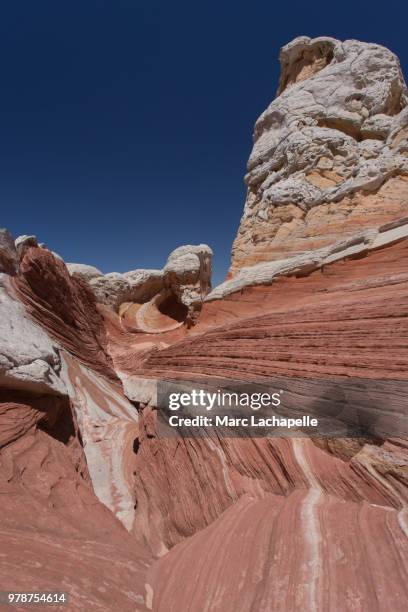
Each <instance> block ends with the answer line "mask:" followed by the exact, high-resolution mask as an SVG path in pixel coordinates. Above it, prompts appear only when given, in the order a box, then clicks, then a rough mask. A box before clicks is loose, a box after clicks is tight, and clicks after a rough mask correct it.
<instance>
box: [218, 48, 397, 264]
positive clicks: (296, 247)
mask: <svg viewBox="0 0 408 612" xmlns="http://www.w3.org/2000/svg"><path fill="white" fill-rule="evenodd" d="M280 62H281V78H280V84H279V89H278V95H277V97H276V99H275V100H274V101H273V102H272V103H271V104H270V105H269V106H268V108H267V109H266V110H265V111H264V112H263V113H262V115H261V116H260V117H259V119H258V120H257V122H256V124H255V130H254V146H253V150H252V153H251V155H250V158H249V161H248V174H247V176H246V177H245V180H246V183H247V186H248V193H247V198H246V202H245V209H244V214H243V217H242V219H241V224H240V227H239V230H238V235H237V237H236V239H235V242H234V245H233V249H232V263H231V270H230V272H231V275H235V274H236V273H237V272H238V271H239V270H240V269H241V268H242V267H246V266H252V265H254V264H256V263H260V262H266V261H276V260H280V259H285V258H287V257H288V256H294V255H300V254H303V253H305V252H307V251H309V250H315V249H319V248H322V247H325V246H329V245H330V244H333V243H334V242H337V241H338V240H343V239H344V238H346V237H347V236H350V235H353V234H355V233H357V232H358V231H359V230H362V229H371V228H376V227H378V226H379V225H382V224H384V223H386V222H389V221H392V220H395V219H399V218H401V217H402V216H406V215H407V211H408V161H407V138H406V137H407V134H408V112H407V111H408V109H407V102H408V92H407V87H406V85H405V81H404V78H403V76H402V74H401V70H400V66H399V62H398V58H397V57H396V56H395V55H394V54H393V53H391V51H389V50H388V49H385V48H384V47H381V46H379V45H374V44H367V43H361V42H358V41H355V40H348V41H345V42H340V41H338V40H335V39H332V38H326V37H321V38H316V39H310V38H308V37H300V38H296V39H295V40H294V41H292V42H291V43H289V44H288V45H286V46H285V47H283V49H282V50H281V54H280Z"/></svg>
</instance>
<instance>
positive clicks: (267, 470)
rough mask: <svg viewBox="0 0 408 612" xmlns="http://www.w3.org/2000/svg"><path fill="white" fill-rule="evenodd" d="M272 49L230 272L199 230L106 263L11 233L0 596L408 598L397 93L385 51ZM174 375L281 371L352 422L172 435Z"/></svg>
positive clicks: (276, 603)
mask: <svg viewBox="0 0 408 612" xmlns="http://www.w3.org/2000/svg"><path fill="white" fill-rule="evenodd" d="M281 63H282V74H281V80H280V85H279V90H278V94H279V95H278V98H277V99H276V100H275V102H273V103H272V105H271V106H270V107H269V108H268V109H267V111H265V113H264V114H263V115H262V117H261V118H260V120H259V121H258V122H257V125H256V129H255V145H254V151H253V153H252V156H251V159H250V171H249V175H248V177H247V181H248V199H247V203H246V208H245V212H244V216H243V219H242V221H241V227H240V231H239V234H238V237H237V239H236V241H235V243H234V248H233V257H232V267H231V275H230V278H229V279H228V280H226V281H225V282H224V283H222V284H221V285H220V286H219V287H215V288H214V289H213V290H211V255H212V252H211V250H210V249H209V247H207V246H206V245H198V246H191V245H188V246H184V247H180V248H178V249H176V250H175V251H173V252H172V253H171V254H170V256H169V258H168V261H167V263H166V265H165V266H164V268H163V270H141V269H136V270H133V271H131V272H127V273H125V274H117V273H111V274H106V275H103V274H102V273H101V272H100V270H98V269H97V268H94V267H92V266H88V265H82V264H68V265H65V263H64V262H63V261H62V260H61V259H60V258H59V257H57V256H55V255H54V254H53V253H52V252H51V251H49V250H48V249H47V248H46V247H45V245H42V244H38V243H37V240H36V238H35V237H34V236H23V237H20V239H18V240H17V241H16V243H15V242H14V240H13V239H12V237H11V236H10V234H9V233H8V232H6V231H5V230H1V232H0V383H1V387H0V490H1V493H2V496H1V499H2V503H1V504H0V518H1V529H0V551H1V552H0V590H7V589H10V588H13V589H17V590H22V591H27V590H29V591H34V590H50V589H55V590H60V591H65V592H68V593H69V594H70V601H69V604H68V606H67V608H66V609H68V610H78V611H83V610H90V611H91V610H112V611H116V610H118V609H119V610H123V611H124V612H127V611H129V612H130V611H132V612H134V611H135V610H139V611H146V610H154V611H156V612H172V611H173V610H174V611H175V612H176V611H177V612H180V611H181V612H184V611H187V610H191V611H194V612H204V611H205V610H211V611H212V612H237V611H239V612H249V611H251V610H265V611H268V612H269V611H271V612H272V611H276V612H288V611H295V610H307V611H309V610H310V611H312V610H315V611H318V612H326V611H330V612H338V611H339V610H342V611H343V610H344V611H345V612H355V611H356V610H358V611H361V612H363V611H365V610H377V611H379V612H383V611H384V612H385V611H387V612H388V610H393V611H395V612H402V611H405V610H406V608H407V601H408V586H407V585H408V580H407V578H408V424H407V408H406V396H407V392H408V373H407V372H408V368H407V366H408V318H407V316H406V314H407V313H406V309H407V306H406V305H407V297H408V215H407V212H406V211H405V208H406V206H408V204H407V202H408V199H407V198H406V195H407V192H406V191H404V189H406V185H407V184H408V183H407V177H406V167H405V164H406V156H405V151H406V147H407V144H408V129H407V128H406V127H405V125H406V124H405V119H404V117H405V111H404V107H405V105H406V99H407V94H406V88H405V85H404V81H403V78H402V76H401V73H400V70H399V65H398V60H397V59H396V58H395V56H394V55H393V54H392V53H391V52H389V51H388V50H386V49H384V48H382V47H379V46H377V45H367V44H363V43H359V42H357V41H346V42H345V43H340V42H339V41H335V40H333V39H329V38H319V39H315V40H310V39H308V38H305V37H304V38H301V39H296V40H295V41H293V42H292V43H290V44H289V45H287V46H286V47H284V49H283V50H282V54H281ZM404 186H405V187H404ZM404 194H405V195H404ZM163 381H165V382H166V383H172V384H183V385H186V384H187V382H188V381H193V383H194V384H195V385H197V386H200V385H202V386H203V387H206V386H207V387H208V386H209V385H211V384H213V382H214V381H215V384H216V385H219V386H222V385H224V384H227V385H234V384H240V385H242V384H244V385H246V384H256V385H257V386H258V388H260V389H263V388H264V387H265V388H266V386H267V385H269V384H270V383H271V381H274V384H277V382H278V383H279V389H280V390H281V392H282V394H284V397H285V402H286V404H287V405H288V406H289V407H291V409H292V410H295V411H297V412H298V413H300V414H304V413H307V412H313V411H316V410H322V415H323V417H325V418H327V420H328V421H329V422H330V423H332V422H335V421H336V420H338V415H339V411H340V416H342V415H343V414H346V415H348V414H349V413H350V411H352V410H353V411H354V412H355V413H356V414H357V416H358V426H359V427H358V430H356V431H357V433H356V431H354V430H353V431H352V433H351V434H349V435H345V434H342V435H339V434H338V433H336V431H334V432H333V433H332V434H331V435H323V434H321V433H319V434H318V435H315V436H307V435H304V432H301V431H295V432H294V433H293V435H285V436H283V435H273V434H271V435H268V436H260V437H257V436H242V435H238V436H232V435H224V434H222V432H221V431H217V432H215V433H214V431H211V430H210V428H206V427H204V426H203V427H200V428H199V435H195V436H192V435H187V436H185V435H180V434H179V433H177V432H175V433H174V434H173V435H169V432H168V431H167V430H166V429H165V427H163V407H162V405H161V404H160V386H161V384H162V383H163ZM276 381H277V382H276ZM336 422H337V421H336ZM347 431H348V430H347ZM301 434H303V435H301ZM16 568H18V571H17V569H16Z"/></svg>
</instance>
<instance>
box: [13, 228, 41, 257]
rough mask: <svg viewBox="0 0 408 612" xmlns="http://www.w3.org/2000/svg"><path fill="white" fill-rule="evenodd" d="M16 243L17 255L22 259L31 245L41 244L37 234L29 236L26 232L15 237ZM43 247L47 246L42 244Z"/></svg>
mask: <svg viewBox="0 0 408 612" xmlns="http://www.w3.org/2000/svg"><path fill="white" fill-rule="evenodd" d="M14 244H15V245H16V250H17V255H18V258H19V259H20V260H21V259H22V258H23V257H24V254H25V253H26V251H27V249H29V248H30V247H38V246H40V245H39V244H38V241H37V236H33V235H31V236H27V235H26V234H23V235H22V236H18V238H16V239H15V242H14ZM41 248H47V247H46V246H45V245H44V246H41Z"/></svg>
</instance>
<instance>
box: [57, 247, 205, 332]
mask: <svg viewBox="0 0 408 612" xmlns="http://www.w3.org/2000/svg"><path fill="white" fill-rule="evenodd" d="M212 254H213V253H212V250H211V249H210V247H209V246H207V245H206V244H199V245H191V244H190V245H185V246H181V247H178V248H177V249H175V250H174V251H172V253H170V255H169V257H168V259H167V263H166V265H165V266H164V268H163V269H162V270H145V269H136V270H130V271H129V272H125V273H123V274H121V273H119V272H110V273H108V274H103V273H102V272H101V271H100V270H98V269H97V268H95V267H93V266H88V265H85V264H74V263H69V264H67V268H68V270H69V272H70V274H71V276H73V277H74V278H81V279H82V280H85V281H86V282H87V283H88V284H89V286H90V288H91V289H92V291H93V293H94V295H95V298H96V300H97V302H99V303H101V304H106V305H107V306H109V307H111V308H113V309H114V310H116V311H119V312H120V313H122V309H121V308H120V307H121V305H124V306H125V308H126V307H128V305H129V304H130V303H136V304H143V305H144V307H143V308H142V309H140V311H139V312H138V315H137V318H138V324H139V325H140V326H141V328H142V329H143V331H146V332H147V331H148V330H152V331H154V332H157V331H163V330H164V329H166V330H168V329H170V328H173V327H174V326H175V327H177V326H178V325H179V324H183V323H184V322H186V323H187V325H189V326H190V325H193V324H194V323H195V322H196V320H197V317H198V314H199V312H200V310H201V306H202V303H203V301H204V298H205V296H206V295H207V294H208V293H209V291H210V290H211V258H212ZM162 311H163V312H162ZM162 315H163V316H162ZM159 319H160V321H159ZM153 321H154V322H153Z"/></svg>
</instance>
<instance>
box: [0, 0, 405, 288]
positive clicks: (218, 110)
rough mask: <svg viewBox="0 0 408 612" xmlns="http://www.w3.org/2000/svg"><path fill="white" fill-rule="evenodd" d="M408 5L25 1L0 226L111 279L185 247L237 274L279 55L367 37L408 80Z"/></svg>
mask: <svg viewBox="0 0 408 612" xmlns="http://www.w3.org/2000/svg"><path fill="white" fill-rule="evenodd" d="M404 4H405V3H403V2H402V1H401V0H398V1H397V2H396V1H394V0H390V1H388V2H386V3H384V2H377V1H376V0H373V1H371V2H368V1H364V2H358V0H355V1H353V2H351V1H350V0H344V1H343V2H341V3H340V2H333V3H328V2H327V0H326V1H324V2H323V1H320V0H318V1H316V2H312V3H306V2H298V1H297V0H295V1H292V2H286V3H285V2H273V1H272V0H270V1H269V2H264V1H263V0H260V1H257V0H253V1H252V2H239V1H235V2H230V1H228V2H222V1H221V0H218V2H215V1H213V0H206V1H205V2H196V1H191V0H190V2H186V1H180V2H178V1H177V0H174V1H173V2H169V1H168V0H166V1H165V0H163V1H160V2H158V1H155V0H146V1H145V2H139V1H137V0H111V1H106V2H104V1H103V0H97V1H96V0H80V1H78V0H71V1H70V2H65V1H59V2H56V1H55V0H52V1H48V0H44V1H43V0H38V1H37V2H33V1H32V0H29V1H28V0H21V1H20V0H16V1H15V2H7V3H3V5H2V7H1V9H0V52H1V64H0V78H1V82H0V211H1V216H0V226H1V227H7V228H8V229H9V230H10V231H11V232H12V233H13V234H14V235H18V234H23V233H35V234H36V235H37V236H38V237H39V239H40V240H41V241H43V242H46V243H47V244H48V245H49V246H50V247H51V248H52V249H54V250H55V251H57V252H58V253H60V254H61V255H62V256H63V257H64V259H65V260H66V261H75V262H84V263H89V264H92V265H96V266H97V267H99V268H100V269H102V271H104V272H110V271H126V270H129V269H133V268H139V267H162V266H163V264H164V263H165V260H166V257H167V255H168V253H169V252H170V251H171V250H172V249H173V248H175V247H177V246H179V245H181V244H186V243H198V242H206V243H208V244H209V245H210V246H211V247H212V248H213V250H214V252H215V258H214V280H215V282H220V281H221V280H222V278H223V277H224V276H225V273H226V271H227V269H228V265H229V257H230V249H231V243H232V240H233V238H234V236H235V233H236V230H237V227H238V223H239V219H240V217H241V213H242V209H243V203H244V199H245V187H244V184H243V175H244V174H245V166H246V161H247V158H248V155H249V153H250V149H251V142H252V128H253V124H254V121H255V120H256V118H257V116H258V115H259V114H260V113H261V112H262V110H263V109H264V108H265V107H266V105H267V104H268V103H269V102H270V100H271V99H272V98H273V97H274V94H275V91H276V87H277V82H278V76H279V64H278V52H279V48H280V47H281V46H282V45H283V44H285V43H286V42H288V41H289V40H291V39H292V38H294V37H295V36H298V35H302V34H305V35H308V36H320V35H329V36H334V37H336V38H340V39H347V38H358V39H361V40H365V41H369V42H378V43H381V44H384V45H386V46H388V47H389V48H391V49H392V50H393V51H394V52H396V53H397V54H398V55H399V56H400V59H401V63H402V67H403V69H404V71H405V73H406V74H408V38H407V35H406V24H407V17H408V9H407V8H406V6H404Z"/></svg>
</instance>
